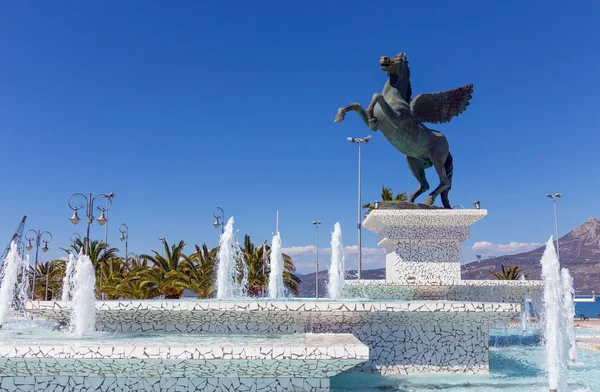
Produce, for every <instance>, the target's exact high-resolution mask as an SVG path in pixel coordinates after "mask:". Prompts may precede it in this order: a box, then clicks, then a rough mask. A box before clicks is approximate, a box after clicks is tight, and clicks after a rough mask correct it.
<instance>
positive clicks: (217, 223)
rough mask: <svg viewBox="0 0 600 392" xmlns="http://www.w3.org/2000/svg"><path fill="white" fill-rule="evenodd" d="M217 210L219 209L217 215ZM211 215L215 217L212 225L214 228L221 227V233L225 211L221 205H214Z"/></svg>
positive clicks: (223, 229)
mask: <svg viewBox="0 0 600 392" xmlns="http://www.w3.org/2000/svg"><path fill="white" fill-rule="evenodd" d="M217 210H220V211H221V215H217ZM213 216H214V217H215V223H213V226H214V227H215V229H218V228H219V227H221V234H223V233H224V232H225V212H224V211H223V209H222V208H221V207H215V209H214V210H213Z"/></svg>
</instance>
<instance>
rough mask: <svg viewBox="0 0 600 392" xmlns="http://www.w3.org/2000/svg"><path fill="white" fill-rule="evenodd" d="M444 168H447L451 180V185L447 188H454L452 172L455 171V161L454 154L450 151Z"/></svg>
mask: <svg viewBox="0 0 600 392" xmlns="http://www.w3.org/2000/svg"><path fill="white" fill-rule="evenodd" d="M444 168H445V169H446V175H447V176H448V180H450V186H449V187H448V189H447V190H450V189H452V174H453V173H454V163H453V159H452V154H450V153H449V152H448V158H446V162H444Z"/></svg>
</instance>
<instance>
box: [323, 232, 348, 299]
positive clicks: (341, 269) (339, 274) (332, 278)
mask: <svg viewBox="0 0 600 392" xmlns="http://www.w3.org/2000/svg"><path fill="white" fill-rule="evenodd" d="M345 271H346V267H345V266H344V244H343V242H342V227H341V226H340V223H339V222H337V223H336V224H335V226H334V228H333V233H332V234H331V265H330V266H329V285H328V287H327V290H328V292H329V298H331V299H338V298H340V296H341V294H342V289H343V288H344V273H345Z"/></svg>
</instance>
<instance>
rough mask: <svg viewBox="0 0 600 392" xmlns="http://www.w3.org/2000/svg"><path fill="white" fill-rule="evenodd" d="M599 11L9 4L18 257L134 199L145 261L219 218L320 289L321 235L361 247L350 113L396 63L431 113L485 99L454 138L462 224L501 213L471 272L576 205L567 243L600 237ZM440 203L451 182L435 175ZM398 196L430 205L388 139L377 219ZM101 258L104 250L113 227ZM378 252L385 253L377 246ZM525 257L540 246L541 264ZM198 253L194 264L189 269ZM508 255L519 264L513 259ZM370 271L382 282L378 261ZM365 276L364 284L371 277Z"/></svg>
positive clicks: (5, 154) (4, 49) (383, 146)
mask: <svg viewBox="0 0 600 392" xmlns="http://www.w3.org/2000/svg"><path fill="white" fill-rule="evenodd" d="M599 11H600V5H599V4H598V3H594V2H589V1H581V2H564V1H556V2H542V1H530V2H517V1H506V2H493V3H492V2H475V1H473V2H461V3H457V2H451V3H447V2H426V3H423V2H398V1H394V2H385V1H381V2H377V3H373V5H369V6H367V3H365V2H355V1H343V2H339V1H327V2H323V1H320V2H310V1H307V2H296V3H290V2H192V1H189V2H186V1H179V2H176V3H169V4H168V5H167V3H165V2H158V1H143V2H142V1H129V2H110V1H109V2H74V1H64V2H41V1H37V2H36V1H31V2H12V3H7V2H5V3H4V4H3V5H2V10H1V12H0V51H1V53H2V56H1V57H0V134H1V135H2V140H1V141H2V146H3V151H2V154H1V155H0V156H1V160H2V164H1V165H0V174H1V177H0V178H2V179H3V185H4V187H3V191H2V192H0V246H4V243H3V242H2V241H3V240H2V239H3V238H4V240H5V241H6V242H8V240H9V239H10V237H11V235H12V232H13V231H14V229H15V227H16V226H17V224H18V222H19V220H20V218H21V216H22V215H28V216H29V219H28V225H27V227H28V228H35V229H38V228H39V229H43V230H49V231H51V232H52V234H53V236H54V240H53V241H52V243H51V244H50V247H51V251H50V252H48V254H47V255H45V256H44V257H45V258H46V257H47V258H54V257H59V256H61V255H62V254H63V253H62V252H61V251H60V250H58V247H65V246H67V245H68V242H69V236H70V235H71V233H73V232H79V233H81V234H83V233H84V231H85V227H84V226H83V223H80V224H79V225H78V226H72V225H71V223H70V222H69V221H68V218H69V217H70V215H71V211H70V209H69V208H68V206H67V198H68V196H69V195H70V194H71V193H73V192H83V193H87V192H93V193H100V192H115V194H116V196H115V199H114V206H113V208H112V209H111V210H110V212H109V221H110V222H109V242H110V243H111V244H114V245H116V246H119V247H121V246H122V245H123V244H122V243H119V241H118V231H117V226H118V224H120V223H123V222H125V223H127V224H128V225H129V227H130V247H129V249H130V251H133V252H141V253H146V252H148V251H149V250H150V249H160V246H161V244H160V241H159V240H158V237H161V236H164V237H166V239H167V240H168V241H170V242H175V241H178V240H180V239H184V240H185V241H186V242H187V243H188V244H190V245H191V244H193V243H202V242H207V243H208V244H209V245H211V246H214V245H216V243H217V242H218V235H219V231H218V230H215V229H214V228H213V227H212V225H211V223H212V221H213V220H214V219H213V217H212V210H213V208H214V207H215V206H217V205H219V206H222V207H223V208H224V209H225V212H226V214H227V216H231V215H233V216H235V219H236V223H237V228H238V229H239V230H240V234H241V235H243V234H245V233H248V234H250V235H251V236H252V238H253V239H254V240H255V241H256V242H257V243H259V242H262V241H263V240H265V239H269V240H270V238H271V235H272V232H273V231H274V229H275V211H276V209H279V211H280V231H281V235H282V240H283V245H284V247H288V248H289V247H296V248H294V249H295V251H294V252H293V253H294V255H297V257H296V260H297V261H298V263H299V267H300V270H307V269H310V270H312V267H311V265H312V259H313V256H312V255H311V252H312V251H314V248H310V246H312V245H314V240H315V233H314V228H313V227H312V225H311V221H313V220H315V219H318V220H321V221H323V225H322V229H321V236H320V243H321V244H326V243H327V242H328V241H329V238H328V237H329V232H330V231H331V230H333V225H334V223H335V222H336V221H339V222H340V223H341V224H342V229H343V231H344V242H345V244H346V245H348V246H352V245H356V229H355V228H356V158H357V157H356V147H355V146H353V145H351V144H350V143H349V142H347V141H346V138H347V137H348V136H356V137H358V136H366V135H368V134H370V133H371V131H369V130H368V129H367V128H366V127H365V126H364V124H363V123H362V122H361V121H360V120H359V119H358V117H357V116H355V115H353V113H350V114H349V115H348V116H347V118H346V121H345V122H343V123H341V124H334V123H333V118H334V115H335V113H336V111H337V108H338V107H339V106H342V105H346V104H348V103H350V102H352V101H358V102H360V103H361V104H363V105H367V104H368V103H369V100H370V98H371V96H372V94H373V93H374V92H378V91H380V90H381V88H382V86H383V84H384V82H385V80H386V76H385V74H384V73H383V72H382V71H381V70H380V69H379V66H378V59H379V57H380V56H382V55H388V56H391V55H395V54H397V53H398V52H401V51H402V52H406V53H407V55H408V59H409V61H410V66H411V71H412V72H411V75H412V86H413V92H414V93H415V94H418V93H420V92H431V91H438V90H445V89H450V88H454V87H458V86H461V85H464V84H466V83H470V82H471V83H474V85H475V92H474V96H473V99H472V101H471V106H470V107H469V109H468V110H467V111H466V112H465V113H464V114H462V115H461V116H459V117H457V118H455V119H454V120H452V122H450V123H448V124H443V125H436V126H432V128H434V129H437V130H440V131H442V132H444V133H445V134H446V135H447V137H448V139H449V142H450V148H451V152H452V154H453V156H454V164H455V176H454V183H453V187H452V192H451V193H450V200H451V202H452V203H453V204H457V203H460V204H464V205H465V206H470V205H471V203H472V202H473V201H474V200H481V203H482V207H483V208H487V209H488V210H489V216H488V217H487V218H485V219H484V220H482V221H480V222H478V223H477V224H475V225H474V226H472V230H471V239H470V240H469V241H467V242H466V243H465V246H464V247H465V249H466V251H467V253H465V257H467V258H468V257H470V255H472V254H474V253H473V251H472V249H471V247H472V245H473V244H474V243H476V242H489V243H490V245H486V246H487V248H485V246H484V248H485V249H478V252H479V253H485V252H488V253H490V254H498V252H506V251H509V250H510V249H511V248H510V247H508V248H507V247H504V248H502V247H500V246H501V245H506V244H509V243H511V242H517V243H525V244H529V243H543V242H544V241H545V240H547V238H548V237H549V235H550V234H552V233H553V230H554V227H553V223H554V222H553V215H552V203H551V201H550V200H549V199H547V198H546V197H545V194H546V193H549V192H562V193H563V194H564V195H565V197H564V198H563V199H561V200H560V202H559V203H560V204H559V223H560V228H561V234H565V233H566V232H568V231H569V230H571V229H572V228H574V227H576V226H579V225H580V224H582V223H583V222H584V221H585V220H586V219H588V218H589V217H591V216H596V217H598V213H597V211H598V207H599V206H600V201H599V198H598V194H599V191H600V185H599V184H598V181H597V167H598V159H597V156H598V146H599V145H600V144H599V139H600V136H599V134H598V133H599V130H600V127H599V123H600V120H599V115H598V113H599V110H598V108H597V107H598V102H597V101H598V99H597V98H598V96H599V93H598V91H600V83H599V81H600V78H599V77H598V75H597V71H598V63H599V60H600V53H599V51H598V47H597V39H598V37H600V26H599V25H598V23H597V15H598V14H599ZM427 175H428V177H429V179H430V183H431V184H434V183H436V179H435V173H434V172H433V171H432V170H429V171H428V173H427ZM382 184H385V185H387V186H389V187H391V188H392V189H393V191H394V192H400V191H408V192H410V191H412V190H413V189H414V188H415V187H416V185H417V184H416V181H415V180H414V178H413V177H412V175H411V174H410V172H409V170H408V168H407V167H406V164H405V161H404V157H403V156H402V155H401V154H400V153H398V152H397V151H395V150H394V149H393V148H392V147H391V146H390V145H389V144H388V143H387V141H386V140H385V139H384V137H383V136H382V135H381V134H374V135H373V138H372V140H371V143H369V144H368V145H367V146H366V147H365V148H364V150H363V196H364V197H363V200H364V201H372V200H375V199H377V198H378V196H379V193H380V191H381V186H382ZM91 237H92V238H93V239H101V238H103V237H104V230H103V228H100V227H99V226H98V225H97V224H94V226H93V227H92V235H91ZM363 246H364V247H366V248H376V238H375V235H374V234H373V233H370V232H364V235H363ZM524 247H526V245H525V246H524ZM190 249H191V248H190ZM501 249H502V250H501ZM366 253H367V255H368V260H367V262H368V263H367V264H366V266H368V267H370V266H383V258H382V253H381V251H377V250H374V249H368V250H367V251H366ZM354 259H355V258H353V256H352V255H349V266H350V267H353V266H354V265H355V264H353V260H354Z"/></svg>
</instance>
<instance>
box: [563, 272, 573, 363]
mask: <svg viewBox="0 0 600 392" xmlns="http://www.w3.org/2000/svg"><path fill="white" fill-rule="evenodd" d="M560 280H561V284H562V305H563V310H562V312H561V315H562V316H563V323H564V325H565V328H566V330H567V341H566V343H567V352H568V355H569V362H570V363H575V362H577V343H576V341H575V324H574V323H573V319H574V318H575V301H574V300H573V298H574V297H575V290H574V289H573V278H572V277H571V274H570V273H569V270H568V269H566V268H563V269H561V271H560Z"/></svg>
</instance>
